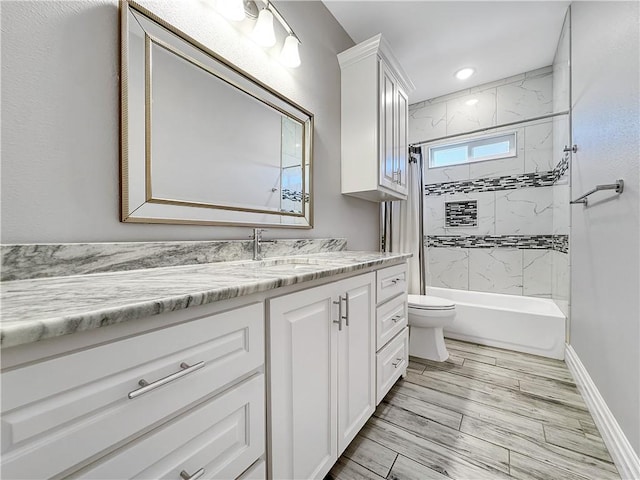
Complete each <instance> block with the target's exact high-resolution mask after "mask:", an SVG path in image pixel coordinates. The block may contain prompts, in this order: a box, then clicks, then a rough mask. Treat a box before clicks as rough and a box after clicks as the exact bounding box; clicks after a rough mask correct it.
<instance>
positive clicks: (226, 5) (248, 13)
mask: <svg viewBox="0 0 640 480" xmlns="http://www.w3.org/2000/svg"><path fill="white" fill-rule="evenodd" d="M259 6H262V8H260V7H259ZM217 7H218V10H219V11H220V13H221V14H222V15H224V16H225V17H226V18H228V19H230V20H235V21H241V20H244V19H246V18H251V19H254V18H256V17H257V20H256V24H255V26H254V27H253V31H252V33H251V37H252V38H253V39H254V40H255V42H256V43H257V44H258V45H260V46H262V47H265V48H270V47H272V46H274V45H275V44H276V35H275V31H274V28H273V19H274V18H275V19H276V20H277V21H278V23H279V24H280V25H282V27H283V28H284V30H285V31H286V32H287V37H286V38H285V40H284V45H283V46H282V50H281V51H280V63H282V64H283V65H284V66H286V67H290V68H296V67H298V66H300V63H301V62H300V52H299V51H298V46H299V45H300V43H301V42H300V39H299V38H298V36H297V35H296V34H295V32H294V31H293V29H292V28H291V27H290V26H289V24H288V23H287V21H286V20H285V19H284V17H283V16H282V15H281V14H280V12H279V11H278V9H276V7H274V6H273V4H272V3H271V2H270V1H269V0H217ZM258 11H259V13H258Z"/></svg>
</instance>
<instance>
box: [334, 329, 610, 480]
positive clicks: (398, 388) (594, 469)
mask: <svg viewBox="0 0 640 480" xmlns="http://www.w3.org/2000/svg"><path fill="white" fill-rule="evenodd" d="M447 348H448V350H449V354H450V357H449V360H447V361H446V362H444V363H437V362H430V361H428V360H421V359H417V358H413V357H411V358H410V363H409V369H408V373H407V378H406V379H400V380H399V381H398V382H397V383H396V385H395V386H394V387H393V389H392V390H391V392H389V394H388V395H387V397H386V398H385V399H384V400H383V402H382V403H381V404H380V405H379V406H378V409H377V410H376V412H375V414H374V416H373V417H371V419H370V420H369V421H368V422H367V424H366V425H365V426H364V428H363V429H362V431H361V432H360V433H359V434H358V436H357V437H356V438H355V439H354V441H353V442H352V443H351V445H349V447H348V448H347V449H346V451H345V452H344V454H343V455H342V457H341V458H340V459H339V460H338V462H337V463H336V465H335V466H334V467H333V469H332V470H331V472H330V473H329V475H328V476H327V479H335V480H364V479H375V480H381V479H384V478H386V479H390V480H430V479H434V480H443V479H459V480H476V479H502V478H515V479H521V480H529V479H537V480H556V479H558V480H585V479H588V480H609V479H618V480H619V479H620V476H619V475H618V472H617V470H616V468H615V466H614V465H613V462H612V460H611V457H610V456H609V453H608V452H607V449H606V447H605V445H604V443H603V441H602V438H601V437H600V434H599V433H598V429H597V428H596V426H595V424H594V423H593V419H592V418H591V415H590V414H589V412H588V410H587V407H586V405H585V403H584V401H583V399H582V397H581V395H580V393H579V392H578V390H577V388H576V385H575V383H574V381H573V379H572V377H571V374H570V373H569V371H568V370H567V367H566V365H565V363H564V362H562V361H559V360H552V359H547V358H543V357H537V356H534V355H527V354H523V353H517V352H511V351H508V350H501V349H498V348H492V347H484V346H480V345H475V344H471V343H465V342H460V341H456V340H450V339H447Z"/></svg>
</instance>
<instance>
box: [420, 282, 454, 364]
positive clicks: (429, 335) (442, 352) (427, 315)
mask: <svg viewBox="0 0 640 480" xmlns="http://www.w3.org/2000/svg"><path fill="white" fill-rule="evenodd" d="M455 316H456V305H455V303H453V302H452V301H451V300H447V299H446V298H440V297H431V296H429V295H409V355H411V356H413V357H419V358H425V359H427V360H435V361H436V362H444V361H445V360H446V359H447V358H449V352H447V347H446V346H445V344H444V334H443V332H442V329H443V328H444V327H446V326H448V325H450V324H451V323H452V322H453V319H454V318H455Z"/></svg>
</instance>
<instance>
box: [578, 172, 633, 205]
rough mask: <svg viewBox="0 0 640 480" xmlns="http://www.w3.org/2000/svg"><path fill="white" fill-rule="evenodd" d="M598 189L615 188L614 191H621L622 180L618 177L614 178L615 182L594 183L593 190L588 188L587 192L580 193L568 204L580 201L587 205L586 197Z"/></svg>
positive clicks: (622, 187)
mask: <svg viewBox="0 0 640 480" xmlns="http://www.w3.org/2000/svg"><path fill="white" fill-rule="evenodd" d="M600 190H615V191H616V193H622V192H623V191H624V180H622V179H619V180H616V183H607V184H604V185H596V188H594V189H593V190H589V191H588V192H587V193H585V194H584V195H582V196H581V197H578V198H576V199H575V200H573V201H572V202H569V203H570V204H574V203H582V204H583V205H584V206H585V207H586V206H587V205H588V201H587V197H588V196H589V195H591V194H593V193H596V192H598V191H600Z"/></svg>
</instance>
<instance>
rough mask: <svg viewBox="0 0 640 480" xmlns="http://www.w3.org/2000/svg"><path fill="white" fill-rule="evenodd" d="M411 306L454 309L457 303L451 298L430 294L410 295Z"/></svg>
mask: <svg viewBox="0 0 640 480" xmlns="http://www.w3.org/2000/svg"><path fill="white" fill-rule="evenodd" d="M408 300H409V307H410V308H417V309H420V310H453V309H455V308H456V304H455V303H453V302H452V301H451V300H448V299H446V298H440V297H432V296H430V295H409V298H408Z"/></svg>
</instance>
